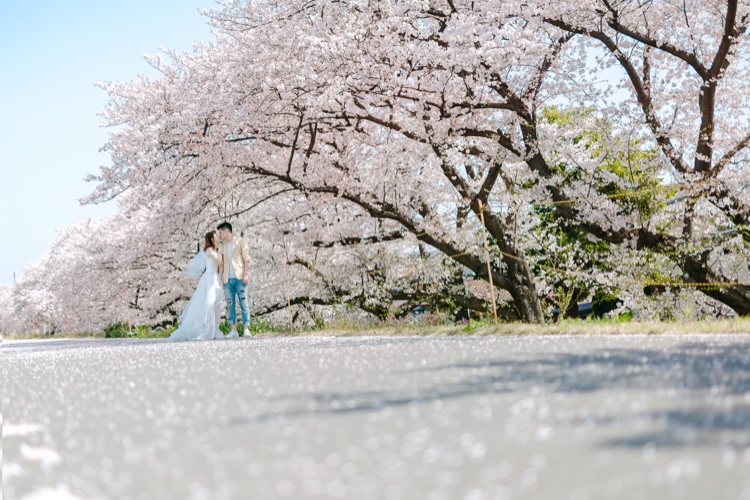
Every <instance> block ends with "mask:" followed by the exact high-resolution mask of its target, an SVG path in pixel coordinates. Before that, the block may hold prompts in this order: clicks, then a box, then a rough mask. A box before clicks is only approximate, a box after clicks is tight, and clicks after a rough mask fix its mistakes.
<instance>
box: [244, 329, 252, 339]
mask: <svg viewBox="0 0 750 500" xmlns="http://www.w3.org/2000/svg"><path fill="white" fill-rule="evenodd" d="M242 336H243V337H252V336H253V334H252V333H250V329H249V328H245V331H244V332H242Z"/></svg>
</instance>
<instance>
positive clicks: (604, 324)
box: [258, 318, 750, 337]
mask: <svg viewBox="0 0 750 500" xmlns="http://www.w3.org/2000/svg"><path fill="white" fill-rule="evenodd" d="M731 333H750V318H747V319H725V320H703V321H684V322H615V321H562V322H560V323H554V324H550V325H532V324H528V323H507V324H500V325H497V326H495V325H494V324H486V323H483V324H477V325H474V326H472V325H419V324H417V325H369V326H363V325H362V326H346V325H344V326H339V327H338V328H337V327H336V325H332V326H331V327H328V328H324V329H320V330H299V331H295V332H294V333H292V334H291V335H293V336H324V337H367V336H376V335H382V336H405V335H427V336H429V335H481V336H486V335H602V334H605V335H628V334H648V335H659V334H684V335H691V334H731ZM289 335H290V333H289V332H288V331H279V332H266V333H261V334H259V335H258V336H259V337H280V336H289Z"/></svg>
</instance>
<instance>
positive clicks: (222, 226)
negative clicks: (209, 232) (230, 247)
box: [216, 222, 232, 233]
mask: <svg viewBox="0 0 750 500" xmlns="http://www.w3.org/2000/svg"><path fill="white" fill-rule="evenodd" d="M216 229H218V230H219V231H221V230H222V229H227V230H229V232H230V233H231V232H232V225H231V224H230V223H228V222H222V223H221V224H219V225H218V226H217V227H216Z"/></svg>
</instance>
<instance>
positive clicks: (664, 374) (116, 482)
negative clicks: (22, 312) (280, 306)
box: [0, 335, 750, 500]
mask: <svg viewBox="0 0 750 500" xmlns="http://www.w3.org/2000/svg"><path fill="white" fill-rule="evenodd" d="M0 372H1V373H2V384H3V387H2V397H3V424H2V431H3V450H2V451H3V498H5V499H15V498H31V499H37V500H38V499H43V498H54V499H67V498H118V499H128V498H133V499H146V498H158V499H170V498H193V499H202V498H206V499H208V498H217V499H224V498H250V499H256V498H257V499H265V498H295V499H296V498H343V499H380V498H385V499H422V498H426V499H434V500H437V499H446V500H449V499H450V500H453V499H470V500H480V499H506V498H508V499H515V498H523V499H537V498H539V499H542V498H543V499H577V500H584V499H597V500H598V499H603V498H638V499H671V498H685V499H703V498H705V499H712V500H713V499H748V500H750V335H712V336H702V335H683V336H667V335H665V336H539V337H537V336H522V337H359V338H324V337H317V338H310V337H307V338H276V339H272V338H254V339H238V340H219V341H206V342H199V343H183V344H169V343H166V342H163V341H160V340H104V339H100V340H58V341H17V342H13V341H11V342H5V343H3V347H2V364H1V365H0Z"/></svg>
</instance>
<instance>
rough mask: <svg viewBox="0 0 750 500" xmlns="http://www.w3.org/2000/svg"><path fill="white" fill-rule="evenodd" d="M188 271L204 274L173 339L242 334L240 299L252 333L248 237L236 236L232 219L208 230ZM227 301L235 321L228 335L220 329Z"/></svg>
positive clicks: (229, 317)
mask: <svg viewBox="0 0 750 500" xmlns="http://www.w3.org/2000/svg"><path fill="white" fill-rule="evenodd" d="M187 272H188V275H190V277H192V278H198V277H200V281H199V282H198V286H197V287H196V288H195V292H193V296H192V297H191V298H190V302H188V304H187V306H186V307H185V310H184V311H183V312H182V314H181V315H180V324H179V327H178V328H177V330H175V331H174V332H172V334H171V335H170V336H169V340H170V341H171V342H178V341H183V340H210V339H223V338H236V337H239V334H238V333H237V311H236V308H237V304H238V303H239V306H240V311H241V313H242V325H243V326H244V330H245V331H244V333H243V335H244V336H245V337H250V336H251V333H250V330H249V328H248V320H249V313H248V301H247V285H248V281H249V279H250V251H249V250H248V247H247V242H245V240H243V239H242V238H235V237H234V235H233V233H232V225H231V224H230V223H228V222H222V223H221V224H219V226H218V227H217V228H216V231H211V232H209V233H207V234H206V236H205V240H204V245H203V250H202V251H200V252H198V255H196V256H195V257H193V259H192V260H191V261H190V263H189V264H188V267H187ZM224 302H226V307H227V321H228V322H229V324H230V325H231V330H230V331H229V333H228V334H227V335H226V336H224V334H223V333H222V332H221V330H220V329H219V325H220V324H221V313H222V309H223V303H224Z"/></svg>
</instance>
